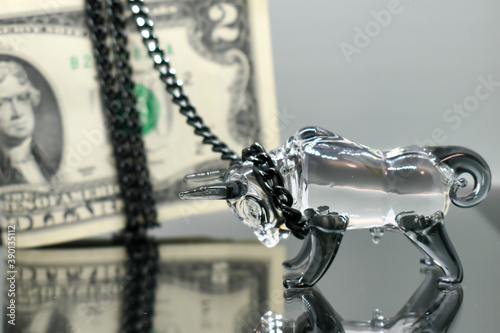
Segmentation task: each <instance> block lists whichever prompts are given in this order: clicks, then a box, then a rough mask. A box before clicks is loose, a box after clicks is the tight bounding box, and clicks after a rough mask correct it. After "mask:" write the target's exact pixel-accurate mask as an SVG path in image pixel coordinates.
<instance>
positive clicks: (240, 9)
mask: <svg viewBox="0 0 500 333" xmlns="http://www.w3.org/2000/svg"><path fill="white" fill-rule="evenodd" d="M42 3H45V2H40V1H22V2H9V5H8V6H6V7H5V8H6V10H3V11H2V14H0V105H1V108H2V109H1V110H2V115H1V117H0V146H1V147H0V148H1V149H0V220H1V224H2V226H3V228H5V226H6V225H9V224H15V225H16V226H17V242H18V244H17V245H18V247H32V246H39V245H44V244H50V243H57V242H62V241H67V240H71V239H75V238H80V237H88V236H92V235H95V234H97V233H102V232H108V231H114V230H119V229H121V228H122V226H123V224H124V218H123V216H122V215H121V214H120V212H121V210H122V206H123V204H122V202H121V200H119V198H118V186H117V183H116V179H115V178H116V171H115V168H114V162H113V157H112V148H111V146H110V143H109V141H108V138H107V131H106V128H105V124H104V118H103V114H102V112H101V102H100V96H99V88H98V83H97V80H96V72H95V68H94V63H93V57H92V49H91V43H90V40H89V38H88V35H87V31H86V28H85V26H84V17H83V0H67V1H63V2H57V1H56V2H53V4H52V5H50V6H48V5H47V6H45V5H42ZM30 4H32V5H30ZM47 4H48V3H47ZM17 7H18V8H17ZM149 8H150V13H151V16H152V18H153V19H155V22H156V25H155V29H156V33H157V35H158V37H159V38H160V41H161V42H162V43H164V44H163V45H162V46H163V47H164V49H165V52H166V54H167V55H168V57H169V58H170V59H171V60H172V64H173V65H174V67H175V68H176V69H177V71H178V77H179V78H180V79H182V80H183V81H184V87H185V91H186V93H187V94H188V95H189V97H190V100H191V101H192V103H193V104H194V105H195V106H197V107H198V109H199V111H200V113H201V114H202V115H204V116H205V117H204V118H205V121H206V122H207V124H208V125H209V126H211V127H212V128H213V130H214V131H215V132H216V133H217V134H218V135H219V136H220V137H221V139H223V140H224V141H226V142H228V144H229V145H230V146H231V147H232V148H233V149H235V150H236V151H238V150H239V149H241V148H242V147H243V146H245V145H248V144H249V143H251V142H253V141H256V140H259V141H261V142H263V144H264V145H266V146H269V147H272V146H274V145H275V144H277V142H276V141H277V131H276V130H274V129H272V128H269V126H265V125H264V124H265V121H266V120H268V119H269V118H270V117H271V116H272V115H273V114H274V112H275V106H274V90H273V83H272V82H273V81H272V68H271V63H270V44H269V27H268V25H267V7H266V2H265V1H261V0H252V1H250V0H234V1H220V2H219V1H208V0H207V1H180V0H177V1H162V2H150V3H149ZM130 49H131V61H132V65H133V68H134V78H135V81H136V93H137V95H138V104H139V109H140V113H141V120H142V124H143V136H144V140H145V143H146V149H147V155H148V162H149V168H150V172H151V179H152V182H153V187H154V191H155V195H156V197H157V202H158V203H159V207H158V210H159V216H160V220H165V219H167V218H168V217H173V216H178V215H180V214H184V213H190V212H193V209H192V208H189V206H187V205H188V204H186V203H182V204H181V203H180V202H178V201H177V200H176V199H177V193H178V192H179V188H180V186H182V183H181V181H180V180H181V178H182V176H183V175H184V174H186V173H187V172H191V171H195V170H197V169H201V168H206V167H210V166H211V165H212V164H213V165H214V166H219V165H220V162H218V156H217V155H215V154H214V153H213V152H211V151H210V148H208V147H205V146H202V145H201V141H200V139H199V138H198V137H195V136H194V135H193V134H192V132H191V128H190V127H188V126H186V125H185V124H184V119H183V117H182V116H180V115H177V114H176V112H177V110H176V108H174V107H173V105H172V104H171V103H170V100H169V97H168V95H167V93H166V92H165V88H164V87H163V85H162V83H161V82H160V81H159V80H158V79H157V73H156V72H154V71H153V69H152V63H151V61H150V59H148V57H147V54H146V50H145V49H144V47H143V45H142V43H141V41H140V37H139V35H138V34H137V33H136V32H135V29H133V27H130ZM191 205H192V204H191ZM214 207H221V206H219V205H218V204H216V205H210V206H205V207H204V208H202V209H199V208H197V209H196V210H194V211H195V212H204V211H207V210H209V209H214Z"/></svg>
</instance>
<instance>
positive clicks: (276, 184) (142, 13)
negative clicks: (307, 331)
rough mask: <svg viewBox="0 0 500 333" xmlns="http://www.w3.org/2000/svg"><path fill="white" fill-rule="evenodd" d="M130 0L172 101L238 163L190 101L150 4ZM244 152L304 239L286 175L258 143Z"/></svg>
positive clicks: (226, 157) (218, 149)
mask: <svg viewBox="0 0 500 333" xmlns="http://www.w3.org/2000/svg"><path fill="white" fill-rule="evenodd" d="M128 2H129V7H130V10H131V11H132V15H133V18H134V21H135V23H136V26H137V29H138V31H139V34H140V35H141V36H142V41H143V43H144V45H145V46H146V48H147V50H148V55H149V57H150V58H151V59H152V60H153V62H154V68H155V69H156V71H158V73H160V80H161V81H162V82H163V83H164V84H165V85H166V89H167V92H168V93H169V94H171V95H172V96H173V98H172V102H173V103H174V104H176V105H178V106H179V107H180V113H181V114H183V115H184V116H186V117H187V123H188V124H189V125H190V126H192V127H194V128H195V130H194V133H195V134H196V135H199V136H201V137H203V143H204V144H209V145H212V146H213V147H212V150H213V151H214V152H218V153H221V154H222V156H221V158H222V159H223V160H231V161H232V164H234V163H238V162H239V161H240V160H239V158H238V155H237V154H236V153H235V152H234V151H232V150H230V149H229V148H228V146H227V144H225V143H224V142H222V141H220V139H219V138H218V137H217V136H216V135H214V134H213V133H212V132H211V130H210V128H209V127H208V126H206V125H205V124H204V123H203V119H202V118H201V117H200V116H199V115H198V114H197V112H196V109H195V108H194V106H193V105H191V104H190V102H189V98H188V97H187V96H186V95H185V94H184V92H183V90H182V84H181V82H179V81H178V80H177V79H176V76H175V73H176V71H175V69H174V68H172V67H171V66H170V62H169V61H168V60H167V59H165V57H164V53H163V50H162V49H161V48H160V46H159V42H158V38H157V37H156V36H155V34H154V29H153V26H154V22H153V20H152V19H151V18H149V15H148V8H147V7H146V6H145V5H144V0H129V1H128ZM242 154H243V159H244V160H245V159H246V160H251V161H252V162H253V163H254V171H255V172H256V175H258V176H257V179H261V180H262V182H263V184H262V185H263V187H264V189H265V190H266V191H267V192H268V194H269V195H270V196H271V197H272V198H273V203H274V204H275V208H277V209H278V210H279V211H280V212H281V213H282V215H283V217H284V219H285V221H286V222H285V224H286V226H287V227H288V228H289V229H290V231H291V232H292V234H293V235H294V236H296V237H297V238H300V239H302V238H304V236H305V235H306V234H307V232H308V230H307V228H306V223H305V222H304V220H303V219H302V214H301V213H300V211H299V210H297V209H294V208H292V207H291V206H292V204H293V197H292V195H291V193H290V192H289V191H288V190H287V189H286V188H285V187H284V181H283V177H282V176H281V174H280V173H279V171H278V170H277V169H276V167H275V165H274V162H273V161H272V160H271V158H270V156H269V155H268V154H267V153H266V152H265V150H264V148H262V146H261V145H260V144H258V143H255V144H254V145H252V146H251V147H250V148H246V149H244V150H243V153H242Z"/></svg>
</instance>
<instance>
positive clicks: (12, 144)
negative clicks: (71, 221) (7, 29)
mask: <svg viewBox="0 0 500 333" xmlns="http://www.w3.org/2000/svg"><path fill="white" fill-rule="evenodd" d="M62 142H63V140H62V130H61V120H60V113H59V110H58V106H57V102H56V100H55V97H54V93H53V91H52V89H51V88H50V86H49V84H48V83H47V81H46V80H45V78H44V77H43V76H42V75H41V74H40V72H39V71H38V70H37V69H36V68H35V67H34V66H32V65H31V64H29V63H28V62H27V61H24V60H22V59H20V58H17V57H14V56H10V55H2V54H0V186H2V185H11V184H47V183H49V182H50V181H51V179H52V178H53V177H54V175H55V173H56V172H57V169H58V165H59V162H60V159H61V153H62Z"/></svg>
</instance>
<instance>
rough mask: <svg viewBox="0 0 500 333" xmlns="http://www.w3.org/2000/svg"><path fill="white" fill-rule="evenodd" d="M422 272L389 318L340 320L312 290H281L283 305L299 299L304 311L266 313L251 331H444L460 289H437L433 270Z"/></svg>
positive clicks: (436, 274) (455, 308)
mask: <svg viewBox="0 0 500 333" xmlns="http://www.w3.org/2000/svg"><path fill="white" fill-rule="evenodd" d="M423 273H424V274H425V279H424V280H423V281H422V283H421V284H420V286H419V287H418V288H417V289H416V290H415V292H414V293H413V295H412V296H411V297H410V299H409V300H408V301H407V302H406V303H405V304H404V305H403V306H402V307H401V310H399V312H398V313H397V314H396V315H395V316H393V317H384V316H383V315H382V313H381V311H380V310H375V311H373V318H372V320H344V319H343V318H342V317H341V316H340V315H339V314H338V313H337V312H336V311H335V310H334V309H333V307H332V305H331V304H330V303H329V302H328V300H327V299H326V298H325V297H324V296H323V294H322V293H321V291H320V290H319V289H317V288H316V287H311V288H291V289H287V290H286V291H285V295H284V296H285V299H286V301H287V303H293V302H294V301H295V300H300V301H302V304H303V307H304V308H305V311H304V312H303V313H301V314H300V315H299V316H297V317H296V318H293V319H285V318H284V316H283V315H282V314H280V313H277V312H274V311H268V312H266V313H265V314H264V315H263V316H262V317H261V320H260V323H259V325H258V327H257V328H256V329H255V332H258V333H269V332H293V333H327V332H328V333H330V332H335V333H337V332H338V333H341V332H342V333H344V332H345V333H348V332H349V333H350V332H352V333H354V332H357V333H372V332H373V333H374V332H377V333H391V332H394V333H396V332H398V333H399V332H407V333H410V332H412V333H417V332H428V333H443V332H448V329H449V328H450V326H451V324H452V323H453V320H454V319H455V317H456V315H457V312H458V310H459V309H460V306H461V304H462V300H463V290H462V287H461V286H460V285H459V284H457V285H452V284H447V285H442V286H441V287H440V286H439V285H438V284H437V283H436V278H437V277H439V276H440V275H442V273H441V274H440V272H438V271H437V270H436V268H435V267H428V268H425V269H424V270H423Z"/></svg>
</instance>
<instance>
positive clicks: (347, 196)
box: [180, 127, 491, 288]
mask: <svg viewBox="0 0 500 333" xmlns="http://www.w3.org/2000/svg"><path fill="white" fill-rule="evenodd" d="M242 155H243V156H242V158H243V161H242V162H240V163H235V164H233V165H232V166H231V167H230V168H229V169H228V170H217V171H209V172H203V173H197V174H191V175H187V176H186V180H187V181H188V182H189V183H203V185H202V186H199V187H198V188H195V189H192V190H187V191H184V192H182V193H180V197H181V198H182V199H219V200H220V199H223V200H227V203H228V204H229V206H230V207H231V209H232V210H233V212H234V213H235V214H236V215H237V216H238V217H239V218H240V219H241V220H242V221H243V222H244V223H245V224H246V225H248V226H249V227H250V228H251V229H252V230H253V231H254V233H255V235H256V236H257V238H258V239H259V240H260V241H261V242H262V243H263V244H264V245H266V246H268V247H272V246H275V245H276V244H278V242H279V241H280V239H282V238H286V237H288V236H289V235H290V234H293V235H294V236H296V237H298V238H303V239H304V243H303V247H302V249H301V250H300V251H299V253H298V255H297V256H296V257H295V258H293V259H291V260H288V261H285V262H284V263H283V264H284V266H285V267H287V268H288V269H289V270H290V271H291V273H289V274H288V276H286V277H285V281H284V284H285V286H286V287H289V288H297V287H309V286H313V285H314V284H315V283H316V282H317V281H318V280H319V279H320V278H321V277H322V276H323V274H324V273H325V272H326V270H327V269H328V267H329V266H330V264H331V262H332V261H333V259H334V257H335V255H336V253H337V251H338V248H339V245H340V243H341V240H342V237H343V235H344V232H345V231H346V230H350V229H368V230H370V232H371V233H372V236H373V239H374V241H377V240H378V239H379V238H380V237H381V236H382V234H383V232H384V231H386V230H388V231H399V232H402V233H403V234H404V235H405V236H406V237H408V239H410V241H411V242H412V243H413V244H414V245H415V246H416V247H417V248H419V249H420V250H421V251H422V252H423V253H424V255H425V258H424V259H423V262H424V263H425V264H428V265H437V266H439V267H440V268H441V269H442V270H443V273H444V275H443V277H441V278H439V282H441V283H460V282H461V281H462V266H461V263H460V260H459V258H458V255H457V253H456V251H455V249H454V248H453V245H452V244H451V242H450V240H449V238H448V235H447V233H446V230H445V227H444V215H445V214H446V213H447V211H448V209H449V206H450V201H451V202H452V203H453V204H455V205H456V206H458V207H472V206H474V205H476V204H478V203H479V202H480V201H481V200H483V199H484V198H485V197H486V195H487V194H488V191H489V189H490V183H491V174H490V170H489V167H488V165H487V163H486V162H485V161H484V160H483V158H482V157H481V156H479V155H478V154H476V153H475V152H473V151H471V150H469V149H467V148H463V147H457V146H443V147H417V146H408V147H400V148H396V149H392V150H375V149H371V148H368V147H366V146H364V145H360V144H357V143H354V142H352V141H349V140H347V139H344V138H342V137H340V136H338V135H336V134H334V133H331V132H329V131H327V130H324V129H322V128H319V127H308V128H304V129H302V130H300V131H299V132H297V133H296V134H295V135H294V136H292V137H291V138H290V139H289V140H288V141H287V142H286V143H285V144H284V145H282V146H280V147H278V148H276V149H274V150H272V151H270V152H269V153H267V152H265V151H264V149H263V148H262V147H261V146H259V145H258V144H254V145H253V146H252V147H250V148H247V149H245V150H244V151H243V154H242ZM467 174H468V175H469V176H468V177H469V182H467V180H466V176H465V175H467ZM470 179H472V181H470ZM467 183H469V184H467ZM470 183H473V184H470ZM464 190H465V191H466V193H465V194H463V193H462V192H463V191H464Z"/></svg>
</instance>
